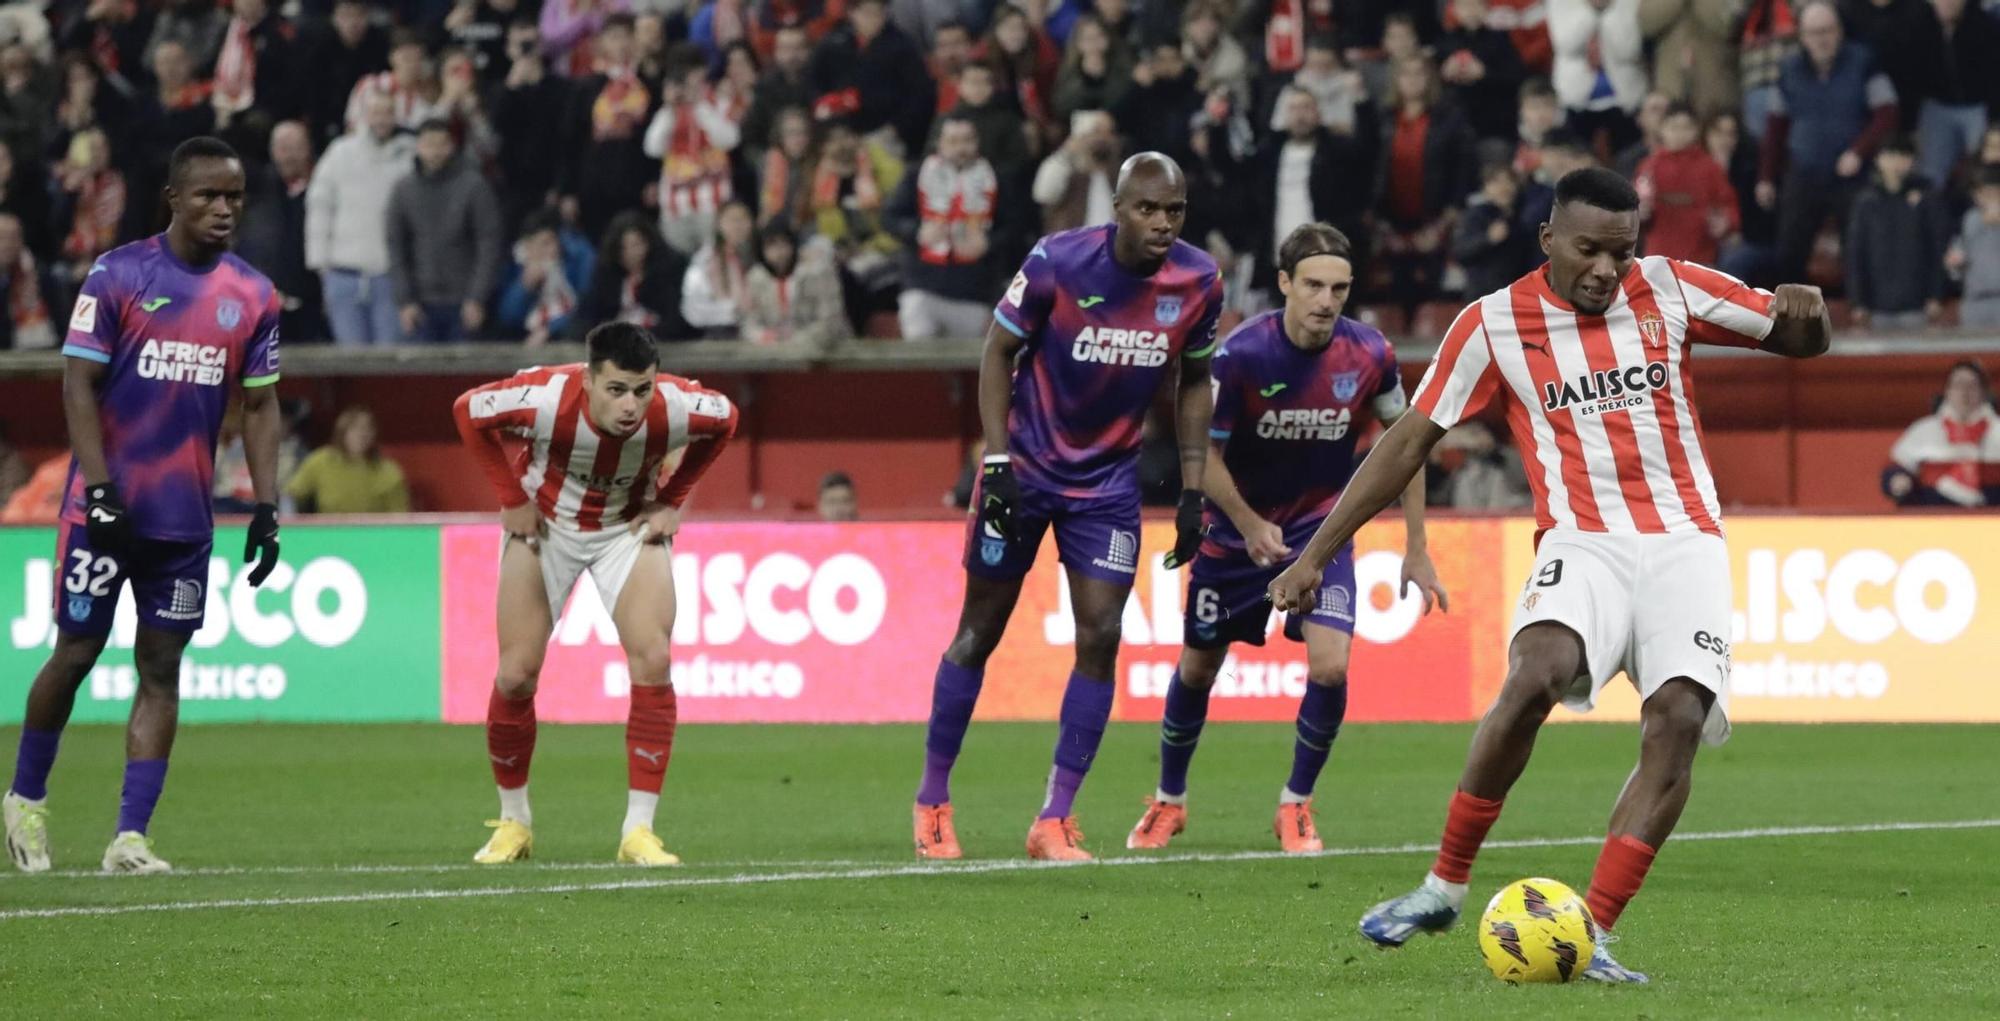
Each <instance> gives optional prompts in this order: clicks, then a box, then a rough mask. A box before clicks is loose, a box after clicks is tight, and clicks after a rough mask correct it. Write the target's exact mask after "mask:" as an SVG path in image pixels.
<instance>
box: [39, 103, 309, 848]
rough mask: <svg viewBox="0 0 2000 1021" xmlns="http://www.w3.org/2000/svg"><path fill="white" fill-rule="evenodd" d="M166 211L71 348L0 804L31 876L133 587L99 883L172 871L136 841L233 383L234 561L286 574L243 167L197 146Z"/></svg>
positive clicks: (187, 631) (147, 811) (202, 568)
mask: <svg viewBox="0 0 2000 1021" xmlns="http://www.w3.org/2000/svg"><path fill="white" fill-rule="evenodd" d="M166 199H167V204H168V206H169V208H171V210H172V215H173V219H172V221H171V222H170V223H169V224H168V225H167V230H166V233H164V234H159V235H155V236H153V237H150V238H147V239H145V240H143V241H134V242H132V243H131V244H129V245H123V246H121V247H118V248H114V249H112V250H111V251H109V252H106V253H105V254H104V255H103V256H102V257H100V258H99V259H98V260H97V262H96V263H95V264H93V265H92V266H91V267H90V274H89V275H88V276H86V277H84V280H83V288H82V292H81V293H80V294H79V295H78V297H77V299H76V308H75V310H74V311H73V312H71V313H70V318H69V335H68V337H67V338H66V339H65V340H64V342H63V354H64V355H65V356H66V357H65V359H64V361H63V412H64V415H65V416H66V418H67V420H68V424H69V442H70V450H71V452H72V454H71V459H70V468H69V491H68V495H67V496H66V497H65V498H64V500H63V510H62V523H61V526H60V530H59V536H60V537H59V538H58V540H57V567H56V572H57V580H58V585H57V589H56V594H55V596H56V644H55V650H54V651H53V652H52V653H51V654H50V655H49V660H48V662H47V663H46V664H44V665H43V667H42V670H41V672H40V673H38V674H36V675H35V683H34V687H32V688H30V689H29V690H28V709H27V717H26V719H25V721H24V723H23V726H22V729H21V747H20V756H19V758H18V760H17V761H16V764H15V767H14V782H13V786H12V787H11V789H9V790H8V792H7V795H6V797H5V799H4V810H5V816H6V824H7V850H8V852H9V854H11V855H12V857H13V859H14V865H15V867H16V868H19V869H21V870H22V871H24V872H42V871H45V870H47V869H48V867H49V837H48V808H47V802H46V798H47V797H48V777H49V768H50V767H51V766H52V765H54V764H55V758H56V744H57V742H58V740H59V739H60V737H61V735H62V730H63V726H64V725H65V724H67V723H68V722H69V716H70V710H71V708H72V707H73V706H75V704H76V692H77V688H78V687H79V686H80V685H81V684H82V683H83V679H84V678H85V677H86V676H88V675H89V673H90V670H91V668H92V667H94V666H95V665H96V664H97V658H98V656H99V655H101V654H102V653H103V652H104V643H105V640H106V639H107V638H108V637H109V636H110V634H111V627H112V618H113V617H114V615H115V611H116V608H117V606H118V597H119V593H120V591H121V590H122V589H123V588H124V587H125V585H126V584H127V583H128V582H129V583H130V584H131V586H132V596H133V601H134V603H135V605H136V609H137V611H138V618H139V620H138V632H137V638H136V639H135V641H134V643H133V646H132V659H133V662H134V663H135V665H136V666H137V667H138V673H139V687H138V690H137V692H136V693H135V694H134V695H133V697H132V717H131V722H130V723H128V724H127V725H126V730H125V786H124V793H123V795H122V798H121V800H120V803H119V809H118V830H117V835H116V836H115V837H114V838H113V839H112V841H111V846H110V847H108V848H107V849H106V850H105V852H104V870H105V871H106V872H139V873H153V872H166V871H169V870H170V868H171V866H169V865H168V864H167V862H165V861H163V860H161V858H160V857H159V856H158V855H155V854H154V853H153V848H152V841H151V840H150V839H148V837H147V836H146V829H147V826H148V825H149V824H150V822H151V821H152V817H153V807H154V805H155V804H157V803H158V802H159V798H160V790H161V788H162V787H163V786H165V784H166V779H167V757H168V755H169V754H171V753H172V751H173V747H174V731H175V729H176V723H177V722H178V720H179V715H180V682H181V653H182V651H183V650H185V649H186V648H187V644H188V639H189V638H190V637H192V636H193V635H194V633H195V632H196V631H198V630H200V629H201V622H202V617H203V613H204V611H205V610H206V608H207V605H208V600H209V598H210V597H211V596H212V595H213V593H211V592H210V591H209V581H210V577H209V563H208V559H209V551H210V549H211V548H212V547H213V545H214V542H215V521H214V518H213V517H212V516H211V514H210V509H209V508H210V503H209V492H210V489H211V484H212V482H213V480H214V475H215V441H216V437H217V435H218V434H219V433H220V432H221V430H222V418H223V413H224V412H225V411H226V410H227V409H228V406H229V401H230V398H231V396H232V391H233V390H235V389H236V388H237V387H241V388H242V393H243V408H244V412H245V415H244V427H243V446H244V451H245V453H246V454H247V455H248V457H249V461H250V480H251V485H252V487H253V488H254V489H255V491H256V496H257V505H256V511H255V513H254V514H253V515H252V518H251V523H250V532H249V540H248V542H246V543H245V545H244V550H243V560H244V562H245V563H249V562H251V561H252V560H253V559H254V560H255V561H256V563H257V566H256V567H255V568H253V569H252V570H251V571H250V576H249V581H250V584H251V585H252V586H253V587H254V586H258V585H262V584H263V583H264V579H265V578H266V577H268V576H269V575H270V573H271V571H272V570H273V569H274V568H276V567H277V566H278V507H277V504H276V500H277V498H278V483H277V476H278V444H279V441H280V439H281V438H282V436H283V432H284V430H283V424H282V423H281V421H280V419H279V414H278V398H277V393H276V389H277V388H276V387H275V386H273V385H272V384H274V383H276V382H277V381H278V312H279V298H278V292H277V289H276V288H275V287H273V286H272V285H271V281H270V280H268V279H266V278H265V277H264V275H263V274H262V273H259V272H257V271H256V270H254V269H251V268H250V265H249V263H246V262H244V261H243V260H241V259H239V258H237V257H236V256H234V255H232V254H230V252H229V244H230V240H231V239H232V238H233V237H234V236H235V234H236V227H237V224H238V223H239V222H241V220H242V218H243V164H242V161H240V160H238V159H237V157H236V152H235V151H234V150H232V149H231V148H230V147H229V146H228V145H226V144H224V143H223V142H221V141H219V140H217V139H214V138H206V137H204V138H193V139H189V140H188V141H186V142H183V143H181V144H180V146H179V147H178V148H176V149H175V150H174V153H173V156H172V158H171V160H170V163H169V168H168V173H167V187H166ZM215 580H216V581H217V582H218V583H219V582H221V581H222V580H223V579H221V578H219V577H218V578H217V579H215Z"/></svg>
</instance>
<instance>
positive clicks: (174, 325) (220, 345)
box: [63, 234, 279, 542]
mask: <svg viewBox="0 0 2000 1021" xmlns="http://www.w3.org/2000/svg"><path fill="white" fill-rule="evenodd" d="M278 312H279V302H278V292H277V289H276V288H275V287H273V286H271V281H270V280H268V279H266V278H265V276H264V274H262V273H259V272H257V271H256V270H254V269H252V268H250V264H249V263H246V262H244V261H243V260H242V259H239V258H237V257H236V256H235V255H233V254H224V255H223V256H222V258H221V259H219V260H217V261H216V262H215V263H213V264H212V265H210V266H208V267H207V268H205V269H196V268H194V267H191V266H189V265H187V264H186V263H184V262H182V261H181V260H180V259H179V258H178V257H176V256H175V255H174V253H173V250H172V249H170V248H169V247H167V239H166V235H164V234H161V235H155V236H153V237H150V238H146V239H145V240H142V241H134V242H132V243H131V244H129V245H123V246H120V247H118V248H114V249H112V250H111V251H109V252H106V253H105V254H104V255H103V256H102V257H100V258H99V259H98V260H97V263H96V264H95V265H93V266H91V267H90V275H89V276H86V277H85V278H84V281H83V290H82V293H81V294H80V295H79V296H78V297H77V299H76V309H75V311H73V312H72V313H71V314H70V318H69V336H68V338H67V339H66V340H65V341H64V342H63V354H65V355H68V356H70V357H72V358H87V359H89V360H91V361H94V362H102V363H104V366H105V371H104V379H103V381H102V383H101V384H100V385H99V388H98V392H97V407H98V414H99V415H100V416H101V417H102V419H103V422H104V457H105V461H106V462H107V463H108V466H109V467H110V469H111V481H113V482H114V483H116V484H117V486H118V492H119V494H120V495H121V496H123V497H124V498H125V505H126V507H127V508H128V509H129V510H130V511H131V514H132V525H133V530H134V531H135V532H136V533H137V534H139V535H142V536H145V537H147V538H152V539H170V540H176V541H181V542H202V541H207V540H208V539H209V538H210V537H211V536H213V534H214V532H215V520H214V517H213V516H212V515H211V513H210V508H209V500H210V495H209V491H210V487H211V484H212V482H213V479H214V476H215V441H216V436H217V434H219V433H220V432H221V431H222V413H223V411H224V409H226V408H227V407H228V406H229V397H230V391H231V388H232V386H233V385H235V384H239V383H240V384H241V385H243V386H245V387H253V386H269V385H271V384H273V383H276V382H277V381H278ZM83 512H84V496H83V476H82V473H80V472H79V471H78V470H77V465H76V461H75V459H74V458H72V459H71V461H70V466H69V492H68V497H67V498H66V499H65V500H64V501H63V520H65V521H68V522H70V523H72V524H79V525H80V524H83V521H84V517H83Z"/></svg>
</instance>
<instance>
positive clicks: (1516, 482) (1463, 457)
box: [1425, 419, 1534, 510]
mask: <svg viewBox="0 0 2000 1021" xmlns="http://www.w3.org/2000/svg"><path fill="white" fill-rule="evenodd" d="M1453 453H1456V454H1458V455H1459V457H1460V460H1459V463H1458V467H1457V468H1456V469H1453V470H1447V469H1446V468H1445V466H1444V464H1445V460H1446V459H1447V458H1448V457H1449V456H1450V455H1452V454H1453ZM1426 476H1427V481H1426V484H1425V485H1426V488H1427V489H1428V490H1429V493H1428V496H1427V501H1428V502H1429V503H1431V504H1433V505H1434V506H1438V507H1450V508H1453V509H1454V510H1520V509H1522V508H1524V507H1529V506H1533V504H1534V497H1533V496H1532V495H1531V494H1530V492H1529V489H1528V476H1527V473H1526V472H1525V471H1523V470H1522V466H1521V452H1520V451H1518V450H1515V449H1514V448H1513V447H1512V446H1511V445H1509V444H1505V443H1501V442H1500V441H1499V439H1498V438H1496V437H1495V436H1494V435H1493V429H1492V427H1491V426H1488V425H1487V424H1486V423H1485V422H1482V421H1480V420H1478V419H1473V420H1471V421H1469V422H1465V423H1462V424H1460V425H1457V426H1454V427H1453V428H1452V429H1451V431H1450V432H1447V433H1445V435H1444V439H1442V440H1439V441H1438V444H1437V446H1435V447H1432V448H1431V453H1430V464H1429V466H1428V470H1427V471H1426Z"/></svg>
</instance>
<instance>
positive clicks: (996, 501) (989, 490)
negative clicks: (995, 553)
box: [979, 454, 1021, 542]
mask: <svg viewBox="0 0 2000 1021" xmlns="http://www.w3.org/2000/svg"><path fill="white" fill-rule="evenodd" d="M1020 506H1021V484H1020V483H1019V482H1017V481H1015V479H1014V463H1013V461H1012V460H1011V459H1010V458H1009V457H1008V456H1007V455H1006V454H988V455H986V462H985V464H984V465H982V466H981V468H980V470H979V527H980V530H981V531H982V532H985V533H987V534H990V535H994V536H997V537H999V538H1001V539H1004V540H1006V541H1008V542H1013V541H1014V512H1015V510H1016V509H1017V508H1019V507H1020Z"/></svg>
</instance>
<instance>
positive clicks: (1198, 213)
mask: <svg viewBox="0 0 2000 1021" xmlns="http://www.w3.org/2000/svg"><path fill="white" fill-rule="evenodd" d="M1248 105H1249V104H1247V103H1244V102H1243V101H1241V100H1240V99H1238V98H1237V96H1236V94H1235V93H1234V92H1231V91H1230V90H1229V89H1226V88H1219V89H1214V90H1211V91H1210V92H1209V94H1208V98H1207V101H1206V102H1204V103H1203V104H1202V108H1201V110H1200V111H1198V112H1197V113H1196V114H1195V115H1194V119H1193V120H1192V121H1191V122H1190V123H1189V125H1188V146H1189V148H1190V149H1191V150H1192V151H1193V153H1194V159H1193V160H1191V161H1190V162H1188V163H1187V164H1186V165H1184V166H1183V167H1182V168H1181V169H1182V171H1184V172H1185V173H1186V174H1187V179H1188V194H1190V195H1199V196H1201V198H1202V200H1201V201H1200V202H1191V203H1189V204H1188V213H1187V221H1186V222H1185V223H1184V224H1183V225H1182V228H1181V236H1182V237H1184V238H1187V239H1188V241H1189V242H1190V243H1192V244H1198V245H1200V246H1201V247H1202V248H1203V250H1205V251H1207V252H1208V253H1209V255H1210V256H1211V257H1212V258H1214V259H1215V263H1216V265H1217V266H1218V267H1220V268H1221V270H1222V272H1223V302H1224V306H1225V311H1227V310H1229V309H1234V310H1236V311H1241V312H1250V311H1253V310H1257V309H1261V307H1262V300H1263V299H1262V298H1261V297H1260V296H1258V295H1254V294H1252V293H1251V291H1252V287H1253V283H1254V282H1255V277H1256V276H1257V271H1258V269H1259V267H1261V266H1263V265H1264V264H1266V263H1268V262H1269V261H1270V260H1269V258H1268V256H1266V257H1261V258H1260V257H1259V254H1258V253H1259V252H1260V251H1262V250H1264V249H1267V248H1268V247H1269V246H1267V245H1265V244H1264V241H1265V238H1264V231H1265V230H1267V229H1269V224H1268V221H1266V222H1260V220H1263V219H1264V218H1263V217H1262V216H1261V213H1262V212H1264V211H1266V210H1268V208H1269V204H1270V200H1271V198H1272V196H1273V194H1274V192H1273V190H1272V189H1273V184H1272V182H1261V183H1260V182H1258V181H1256V180H1253V178H1254V177H1255V175H1254V174H1252V173H1250V171H1251V170H1252V169H1254V168H1255V167H1256V165H1257V158H1258V151H1257V132H1256V129H1255V128H1253V127H1251V124H1250V116H1249V114H1248V112H1247V108H1248ZM1283 112H1284V111H1283V109H1282V105H1281V107H1280V109H1279V113H1280V114H1282V113H1283ZM1363 137H1364V138H1366V137H1370V136H1363ZM1362 194H1363V196H1365V195H1366V194H1367V193H1366V192H1363V193H1362ZM1364 201H1365V198H1364ZM1271 212H1272V216H1275V215H1276V213H1275V211H1271ZM1274 280H1275V278H1274Z"/></svg>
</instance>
